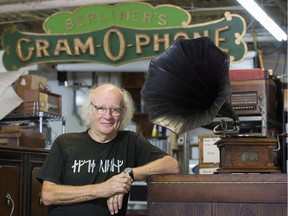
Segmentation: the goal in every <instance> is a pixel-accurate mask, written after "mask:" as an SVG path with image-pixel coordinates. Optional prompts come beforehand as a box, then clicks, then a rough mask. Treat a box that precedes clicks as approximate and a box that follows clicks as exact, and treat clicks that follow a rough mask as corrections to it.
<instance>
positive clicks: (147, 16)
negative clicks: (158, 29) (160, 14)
mask: <svg viewBox="0 0 288 216" xmlns="http://www.w3.org/2000/svg"><path fill="white" fill-rule="evenodd" d="M151 18H152V14H151V13H150V12H144V14H143V21H144V22H147V23H151Z"/></svg>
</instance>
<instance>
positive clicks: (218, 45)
mask: <svg viewBox="0 0 288 216" xmlns="http://www.w3.org/2000/svg"><path fill="white" fill-rule="evenodd" d="M227 29H229V26H223V27H221V28H216V29H215V45H216V46H217V47H219V49H221V50H222V51H223V52H226V53H228V52H229V49H228V48H223V47H221V46H220V42H224V41H226V38H221V37H220V33H221V32H222V31H225V30H227Z"/></svg>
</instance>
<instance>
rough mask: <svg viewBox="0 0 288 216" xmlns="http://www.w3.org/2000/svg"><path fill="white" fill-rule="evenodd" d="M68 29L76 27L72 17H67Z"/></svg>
mask: <svg viewBox="0 0 288 216" xmlns="http://www.w3.org/2000/svg"><path fill="white" fill-rule="evenodd" d="M65 25H66V29H72V28H73V27H74V25H73V21H72V20H71V19H67V20H66V21H65Z"/></svg>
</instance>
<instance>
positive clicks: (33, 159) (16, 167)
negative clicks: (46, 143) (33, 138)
mask: <svg viewBox="0 0 288 216" xmlns="http://www.w3.org/2000/svg"><path fill="white" fill-rule="evenodd" d="M47 154H48V151H47V150H45V149H40V148H26V147H7V146H0V215H1V216H2V215H3V216H8V215H10V214H11V211H12V207H13V205H14V213H13V214H12V215H13V216H42V215H43V216H44V215H45V216H46V215H47V208H46V207H45V206H43V205H41V204H40V191H41V184H40V183H39V182H38V181H37V180H36V178H35V177H36V175H37V172H38V171H39V170H40V167H41V166H42V164H43V161H44V159H45V158H46V156H47ZM8 200H9V201H8Z"/></svg>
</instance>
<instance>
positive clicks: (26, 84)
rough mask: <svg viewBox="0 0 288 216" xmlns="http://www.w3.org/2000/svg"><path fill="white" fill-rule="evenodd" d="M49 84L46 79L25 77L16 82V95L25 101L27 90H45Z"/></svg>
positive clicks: (34, 76) (32, 75) (30, 75)
mask: <svg viewBox="0 0 288 216" xmlns="http://www.w3.org/2000/svg"><path fill="white" fill-rule="evenodd" d="M47 83H48V81H47V78H46V77H42V76H38V75H34V74H27V75H23V76H20V77H19V79H18V80H17V81H16V93H17V94H18V95H19V97H21V98H23V99H24V91H25V90H33V89H45V87H46V86H47Z"/></svg>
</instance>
